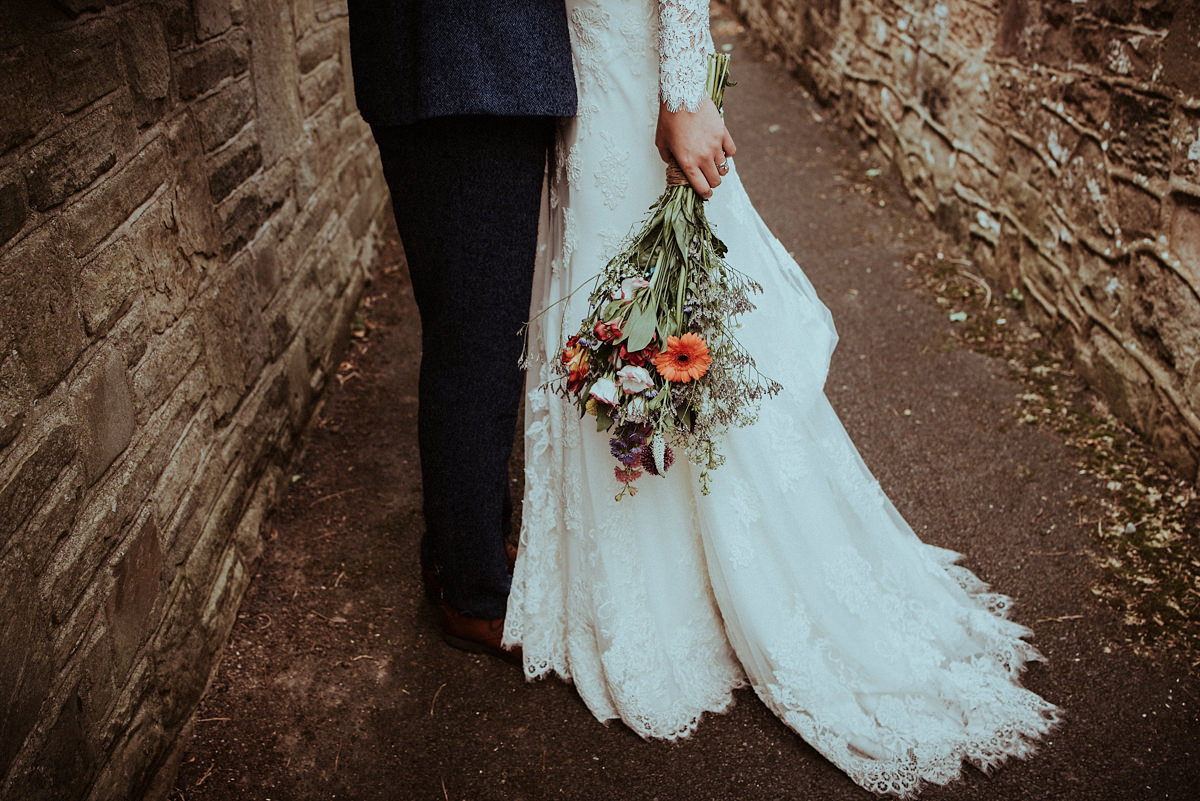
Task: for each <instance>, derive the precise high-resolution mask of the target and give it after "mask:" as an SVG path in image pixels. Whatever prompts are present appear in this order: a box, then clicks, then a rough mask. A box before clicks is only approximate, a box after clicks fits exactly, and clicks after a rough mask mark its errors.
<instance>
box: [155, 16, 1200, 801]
mask: <svg viewBox="0 0 1200 801" xmlns="http://www.w3.org/2000/svg"><path fill="white" fill-rule="evenodd" d="M730 28H731V26H730V25H729V24H728V23H724V24H723V25H722V26H720V27H719V28H718V33H721V32H724V34H725V35H724V36H723V37H722V38H724V39H725V40H727V41H729V42H730V43H732V44H734V52H735V62H734V64H735V71H736V75H735V77H736V78H737V80H738V81H739V85H738V87H737V88H736V89H734V90H731V92H730V94H729V107H730V111H729V117H730V128H731V130H732V131H733V132H734V135H735V137H736V138H737V141H738V146H739V156H738V170H739V172H740V173H741V175H742V177H743V180H744V182H745V183H746V185H747V188H748V190H749V192H750V196H751V197H752V198H753V199H754V200H755V202H756V203H757V205H758V207H759V209H760V211H761V213H762V215H763V217H764V218H765V219H766V221H767V223H768V224H769V225H770V226H771V228H772V229H773V230H774V231H775V232H776V234H777V235H778V236H779V237H780V239H781V240H782V241H783V242H784V244H785V245H787V246H788V247H789V248H790V249H791V251H792V252H793V253H794V254H795V255H796V257H797V259H798V261H799V262H800V264H801V265H802V267H803V268H804V269H805V270H806V271H807V272H808V273H809V275H810V276H811V277H812V279H813V282H814V284H815V285H816V286H817V289H818V291H819V292H820V293H821V295H822V297H823V298H824V300H825V302H826V303H827V304H828V305H829V306H830V308H831V309H832V311H833V313H834V317H835V320H836V321H837V323H838V327H839V330H840V332H841V335H842V341H841V345H840V346H839V349H838V353H837V355H836V357H835V360H834V365H833V369H832V372H831V375H830V377H829V381H828V385H827V388H826V389H827V392H828V394H829V396H830V398H831V399H832V401H833V403H834V406H835V407H836V408H837V409H838V411H839V413H840V414H841V415H842V417H843V420H844V421H845V422H846V425H847V428H848V429H849V430H850V433H851V435H852V436H853V437H854V438H855V441H856V442H857V443H858V444H859V446H860V448H861V449H862V452H863V455H864V457H865V458H866V460H867V462H868V464H870V465H871V467H872V469H873V470H874V471H875V472H876V474H877V476H878V477H879V479H880V481H881V483H882V484H883V486H884V488H885V489H886V490H887V491H888V493H889V494H890V495H891V497H892V498H893V499H894V500H895V501H896V504H897V506H898V507H899V508H900V510H901V511H902V512H903V513H904V514H905V516H906V517H907V518H908V519H909V521H910V522H911V523H912V524H913V527H914V529H916V531H917V533H918V534H919V535H920V536H921V537H922V538H924V539H925V540H927V541H929V542H933V543H936V544H938V545H942V546H946V547H950V548H954V549H955V550H959V551H962V552H964V553H966V554H967V558H966V560H965V564H966V565H967V566H968V567H970V568H972V569H974V570H976V571H977V572H978V573H979V575H980V576H981V577H983V578H984V579H986V580H988V581H991V582H993V583H994V585H995V586H996V587H997V589H999V590H1000V591H1002V592H1005V593H1008V594H1010V595H1013V596H1015V597H1016V598H1017V599H1018V600H1019V602H1020V603H1019V605H1018V607H1017V611H1016V617H1017V618H1018V619H1019V620H1020V621H1021V622H1024V623H1027V624H1030V625H1031V626H1032V627H1033V628H1034V630H1035V631H1036V640H1035V642H1036V643H1037V645H1038V646H1039V647H1040V648H1041V649H1042V650H1043V651H1044V652H1045V654H1046V655H1047V657H1048V658H1049V664H1048V665H1046V666H1040V665H1039V666H1034V667H1033V668H1032V669H1031V670H1030V671H1029V673H1028V674H1027V684H1028V685H1029V686H1030V687H1031V688H1032V689H1034V690H1036V691H1038V692H1040V693H1042V694H1044V695H1045V696H1046V697H1048V698H1049V699H1051V700H1052V701H1054V702H1056V703H1058V704H1060V705H1062V706H1063V707H1065V709H1066V711H1067V715H1068V717H1067V722H1066V724H1065V725H1064V726H1063V727H1062V728H1061V729H1060V730H1059V731H1058V732H1057V733H1056V734H1055V735H1054V736H1053V737H1051V738H1050V739H1049V740H1048V741H1047V742H1046V743H1045V745H1044V747H1043V748H1042V750H1041V751H1040V752H1039V754H1038V755H1036V756H1035V757H1034V758H1033V759H1031V760H1029V761H1026V762H1022V763H1015V764H1010V765H1008V766H1006V767H1005V768H1004V769H1002V770H999V771H997V772H995V773H994V774H993V776H992V777H991V778H987V777H984V776H983V775H981V774H980V773H978V772H977V771H974V770H970V769H968V770H967V771H966V772H965V776H964V780H963V781H962V782H959V783H957V784H954V785H951V786H949V787H947V788H933V789H931V790H929V791H928V792H926V793H925V794H924V795H923V796H922V797H923V798H927V799H937V800H939V801H940V800H941V799H988V801H1006V800H1008V799H1086V800H1088V801H1092V800H1100V801H1104V800H1107V799H1122V800H1125V799H1174V798H1179V799H1183V798H1190V797H1194V796H1192V795H1190V793H1192V792H1194V788H1195V787H1196V786H1197V784H1198V782H1200V769H1198V768H1197V764H1196V759H1197V753H1196V752H1197V747H1196V744H1197V740H1198V739H1200V738H1198V734H1200V727H1198V726H1197V723H1196V710H1197V706H1198V704H1200V683H1198V681H1197V679H1196V678H1195V677H1194V676H1193V675H1192V673H1191V671H1190V669H1189V665H1188V664H1187V663H1186V661H1185V660H1184V659H1183V658H1182V657H1181V656H1179V655H1175V654H1172V653H1169V652H1161V653H1153V652H1152V653H1150V654H1148V655H1145V654H1144V655H1138V654H1135V653H1133V652H1132V651H1131V650H1130V649H1129V648H1128V647H1127V646H1126V645H1124V643H1125V637H1124V636H1123V634H1122V631H1121V621H1120V620H1119V619H1118V617H1117V615H1116V614H1115V613H1114V612H1113V611H1111V610H1110V609H1109V608H1108V607H1106V606H1103V605H1102V604H1101V603H1100V602H1099V601H1098V600H1097V599H1096V597H1095V595H1094V594H1093V592H1092V587H1093V585H1094V583H1095V582H1096V580H1097V578H1098V573H1097V568H1096V567H1095V564H1096V549H1097V548H1098V546H1097V545H1095V544H1094V543H1093V542H1092V541H1091V540H1090V539H1089V537H1088V533H1087V531H1086V526H1084V525H1081V524H1080V521H1081V520H1082V517H1081V513H1080V511H1079V509H1080V499H1086V498H1088V497H1095V496H1096V494H1097V493H1098V492H1099V488H1097V487H1096V486H1094V482H1092V481H1091V480H1089V479H1087V478H1086V477H1084V476H1081V475H1079V473H1078V471H1077V470H1076V469H1075V468H1074V467H1072V465H1071V462H1070V459H1069V455H1068V454H1067V453H1066V452H1065V450H1064V449H1063V447H1062V446H1061V445H1060V444H1059V443H1058V442H1057V441H1056V440H1055V439H1054V438H1053V437H1051V436H1050V435H1048V434H1047V433H1045V432H1042V431H1039V430H1038V429H1036V428H1030V427H1022V426H1014V425H1013V422H1012V421H1013V416H1012V414H1011V411H1010V409H1011V407H1012V406H1013V404H1014V396H1015V394H1016V393H1018V392H1019V391H1020V388H1019V387H1018V386H1017V385H1015V384H1013V383H1011V382H1010V381H1008V380H1007V379H1006V378H1004V373H1005V367H1004V365H1003V364H1002V363H1000V362H997V361H995V360H992V359H989V358H987V357H984V356H981V355H979V354H976V353H972V352H970V351H967V350H964V349H962V348H954V347H947V346H946V343H947V342H948V341H950V339H949V337H948V334H947V331H948V328H949V325H950V324H949V323H948V322H947V320H946V315H945V313H944V311H941V310H939V309H937V308H936V307H935V306H934V305H933V304H932V303H930V302H929V300H928V299H927V298H925V297H923V296H921V295H918V294H915V293H914V292H913V291H912V290H911V288H910V287H909V285H908V284H909V275H908V274H907V272H906V270H905V267H904V265H905V264H906V261H907V259H908V257H909V255H911V253H912V252H914V251H915V250H917V249H920V248H928V246H929V244H930V242H932V241H935V240H936V237H937V234H936V232H935V231H934V230H933V229H932V228H931V227H930V226H929V225H928V224H927V223H926V222H924V221H922V220H920V219H918V217H917V216H916V215H915V214H914V212H913V211H912V208H911V206H910V205H909V204H908V203H907V202H904V201H901V200H899V199H898V198H899V194H898V193H895V194H894V195H893V194H890V193H889V192H888V191H887V190H886V186H884V188H883V190H882V191H881V190H880V189H879V188H878V187H876V188H865V187H866V182H864V180H863V175H864V173H865V171H866V170H867V168H868V167H869V165H866V164H864V163H863V162H862V161H861V160H860V157H859V153H858V149H857V147H856V146H854V145H853V144H852V143H851V142H850V141H849V140H848V139H847V138H846V137H845V136H844V135H843V134H842V133H841V132H840V131H838V130H837V129H836V128H834V127H833V126H831V125H829V124H828V123H826V122H824V120H823V119H822V115H823V113H824V112H823V111H822V110H821V109H820V108H819V107H817V106H816V105H814V104H813V103H812V102H811V101H810V100H809V99H808V98H807V96H806V95H805V94H804V93H803V91H802V90H801V89H800V88H799V87H798V86H797V84H796V83H795V81H794V80H793V79H792V78H790V77H788V76H787V75H786V74H785V73H784V72H783V70H782V69H781V68H780V67H779V66H778V65H777V64H776V63H774V62H772V61H771V60H770V59H768V58H766V57H764V56H763V55H762V54H760V53H758V52H757V51H755V49H754V48H753V47H751V46H750V45H748V44H746V43H745V42H743V41H740V40H738V39H737V38H736V36H735V35H734V33H733V32H732V31H731V30H730ZM876 183H878V182H876ZM893 197H895V198H896V201H895V202H893V200H892V198H893ZM388 265H389V266H388V267H387V268H386V269H384V270H383V271H382V272H381V274H380V275H379V276H378V277H377V278H376V280H375V282H374V283H373V284H372V285H371V286H370V288H369V291H368V297H367V298H366V299H365V300H364V305H363V309H362V313H361V315H360V319H359V326H360V331H359V335H358V336H356V337H355V338H354V340H353V341H352V343H351V346H350V348H349V350H348V352H347V355H346V357H345V362H344V363H343V364H342V366H341V367H340V368H339V370H338V374H337V380H336V381H335V382H334V386H333V387H332V389H331V391H330V392H329V394H328V398H327V401H326V403H325V405H324V407H323V408H322V409H321V411H320V413H319V416H318V421H317V423H316V426H315V428H314V430H313V431H312V433H311V436H310V437H309V439H308V444H307V448H306V451H305V453H304V454H303V456H302V458H301V459H300V462H299V466H298V467H297V470H296V475H295V476H294V477H293V478H294V483H293V485H292V487H291V491H290V493H289V495H288V497H287V499H286V500H285V502H284V503H283V504H282V506H281V507H280V509H279V510H278V511H277V512H276V513H275V515H274V516H273V518H272V519H271V521H270V523H269V531H270V532H271V542H270V544H269V546H268V549H267V552H266V556H265V558H264V560H263V563H262V565H261V568H260V570H259V573H258V575H257V577H256V578H255V580H254V583H253V585H252V587H251V589H250V591H249V593H248V595H247V597H246V599H245V601H244V603H243V606H242V610H241V613H240V614H239V617H238V621H237V624H236V626H235V627H234V630H233V633H232V635H231V638H230V641H229V644H228V646H227V648H226V651H225V654H224V657H223V660H222V664H221V667H220V670H219V672H218V674H217V676H216V677H215V679H214V681H213V683H212V686H211V687H210V688H209V691H208V693H207V695H206V697H205V699H204V701H203V703H202V704H201V707H200V709H199V710H198V711H197V713H196V715H195V717H194V721H193V724H192V725H193V731H194V736H193V738H192V740H191V742H190V744H189V745H188V746H187V750H186V753H185V755H184V762H183V765H182V768H181V770H180V773H179V776H178V780H177V783H176V786H175V789H174V790H173V792H172V798H174V799H179V800H180V801H183V800H184V799H186V801H204V800H208V801H232V799H251V800H255V801H257V800H259V799H261V800H262V801H266V800H267V799H273V800H275V801H309V800H310V799H334V798H349V799H358V800H359V801H367V800H368V799H401V800H404V799H445V800H446V801H450V800H451V799H452V800H453V801H461V800H462V799H469V800H471V801H475V800H477V799H497V800H499V799H504V800H505V801H534V799H549V798H572V799H599V798H605V799H647V800H649V799H657V800H658V801H681V800H683V799H687V800H688V801H715V800H717V799H721V800H724V799H731V800H732V799H755V801H782V800H783V799H820V800H821V801H836V800H837V799H866V798H870V797H871V796H870V794H868V793H866V792H865V791H863V790H861V789H859V788H857V787H856V786H854V785H853V784H852V783H851V782H850V781H849V780H848V779H846V778H845V777H844V776H843V775H842V774H841V773H840V772H839V771H838V770H837V769H835V768H833V767H832V766H831V765H830V764H829V763H827V762H826V761H825V760H823V759H822V758H821V757H820V756H818V755H817V754H816V753H815V752H814V751H813V750H812V749H811V748H809V747H808V746H807V745H806V744H805V743H804V742H803V741H802V740H800V739H799V738H798V737H796V736H795V735H794V734H792V733H791V732H790V731H789V730H787V729H786V728H784V727H783V726H782V725H781V724H779V723H778V722H777V721H776V720H775V719H774V718H773V717H772V716H771V715H770V714H769V713H768V712H767V711H766V710H765V709H764V708H763V707H762V706H761V705H760V704H759V703H758V702H757V700H756V699H755V697H754V696H753V694H752V693H749V692H742V693H740V694H739V696H738V702H737V704H736V706H735V707H734V709H733V710H732V711H731V712H730V713H729V714H726V715H722V716H716V717H710V718H708V719H707V720H706V721H705V722H704V724H703V725H702V726H701V727H700V729H699V731H698V732H697V733H696V734H695V735H694V736H693V737H692V738H690V739H689V740H687V741H684V742H681V743H678V744H667V743H660V742H644V741H642V740H640V739H639V738H638V737H637V736H635V735H634V734H632V733H631V732H630V731H629V730H627V729H625V728H624V727H622V726H621V725H608V726H604V725H601V724H599V723H597V722H596V721H595V720H594V719H593V718H592V717H591V715H590V714H589V713H588V711H587V710H586V708H585V707H584V706H583V704H582V703H581V702H580V701H579V700H578V698H577V697H576V695H575V693H574V691H573V689H572V688H571V687H570V686H569V685H566V684H564V683H562V682H559V681H545V682H540V683H535V684H528V683H526V682H525V681H524V680H523V679H522V677H521V675H520V673H519V671H518V670H516V669H515V668H513V667H511V666H509V665H506V664H503V663H500V662H497V661H493V660H490V659H486V658H478V657H473V656H469V655H466V654H463V653H460V652H458V651H454V650H451V649H449V648H447V647H446V646H444V645H443V644H442V643H441V641H440V640H439V639H438V637H437V632H436V628H435V623H434V620H433V617H432V614H431V612H430V610H429V609H428V608H427V607H426V606H425V604H424V603H423V601H422V599H421V594H420V589H419V576H418V568H417V561H416V551H417V541H418V537H419V533H420V530H421V519H420V511H419V508H420V507H419V497H420V496H419V475H418V471H417V455H416V437H415V421H416V414H415V412H416V396H415V384H416V368H417V362H418V333H417V330H416V327H415V326H416V323H415V320H416V316H415V313H414V310H413V307H412V301H411V295H410V292H409V288H408V285H407V282H406V279H405V277H404V270H403V269H402V265H401V257H400V253H399V248H398V246H397V245H395V244H393V248H392V250H391V252H390V258H389V260H388ZM513 483H514V485H518V484H519V470H514V474H513ZM518 489H519V487H518ZM518 497H519V492H518ZM1072 500H1073V501H1074V505H1073V504H1072Z"/></svg>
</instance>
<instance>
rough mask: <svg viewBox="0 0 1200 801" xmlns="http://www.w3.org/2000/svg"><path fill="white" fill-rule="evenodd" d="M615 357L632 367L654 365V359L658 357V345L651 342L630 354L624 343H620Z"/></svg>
mask: <svg viewBox="0 0 1200 801" xmlns="http://www.w3.org/2000/svg"><path fill="white" fill-rule="evenodd" d="M617 355H618V356H619V357H620V359H621V361H623V362H625V363H626V364H632V365H633V366H634V367H645V366H646V365H647V364H653V363H654V357H656V356H657V355H658V345H657V344H656V343H654V342H651V343H650V344H649V345H647V346H646V347H644V348H642V349H641V350H635V351H633V352H632V353H630V352H629V350H628V349H627V348H626V347H625V345H624V343H622V344H621V349H620V350H619V351H618V353H617Z"/></svg>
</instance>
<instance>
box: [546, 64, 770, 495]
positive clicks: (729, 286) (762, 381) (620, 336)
mask: <svg viewBox="0 0 1200 801" xmlns="http://www.w3.org/2000/svg"><path fill="white" fill-rule="evenodd" d="M728 76H729V56H727V55H725V54H713V55H710V56H709V63H708V84H707V90H708V94H709V96H710V97H711V98H712V99H713V101H714V102H715V103H716V105H717V108H718V109H720V108H721V106H722V104H723V100H724V96H725V87H726V85H727V83H728ZM667 179H668V186H667V188H666V190H665V191H664V192H663V193H662V195H661V196H660V197H659V198H658V200H657V201H656V202H655V203H654V205H653V206H651V207H650V210H649V212H648V214H647V217H646V220H645V223H644V224H643V225H642V227H641V229H640V230H639V231H638V232H637V233H635V234H634V235H632V236H631V237H630V238H628V239H627V240H626V241H625V243H624V245H623V247H622V249H621V251H620V252H619V253H618V254H617V255H616V256H614V257H613V258H612V259H611V260H610V261H609V262H608V264H607V266H606V267H605V268H604V270H603V271H602V272H601V274H600V275H599V276H597V278H596V282H595V285H594V289H593V291H592V293H591V295H590V296H589V311H588V314H587V316H586V317H585V318H584V320H583V322H582V324H581V325H580V328H579V330H578V332H577V333H575V334H574V335H572V336H571V337H570V338H568V339H567V341H566V343H565V346H564V348H563V353H562V363H561V373H562V374H563V375H564V376H565V378H566V385H565V388H564V390H563V391H564V393H565V395H566V396H567V397H568V398H570V399H571V400H572V401H573V402H574V403H575V404H576V405H577V406H578V408H579V410H580V414H581V415H582V414H592V415H595V417H596V427H597V430H598V431H606V432H608V433H609V436H610V441H609V444H610V447H611V450H612V454H613V456H614V457H615V458H616V460H617V465H616V466H615V467H614V475H615V477H616V480H617V481H618V482H619V485H620V491H619V493H618V494H617V498H618V499H620V498H621V497H623V496H624V495H625V494H626V493H628V494H631V495H632V494H636V493H637V487H636V486H635V482H636V481H637V480H638V479H639V478H641V477H642V475H643V474H644V473H650V474H652V475H662V474H663V473H665V472H666V471H667V469H668V468H669V467H670V466H671V464H672V462H673V461H674V451H673V448H672V446H674V448H683V449H684V450H685V451H686V452H687V454H688V456H689V458H690V459H691V461H693V462H694V463H696V464H697V465H698V466H699V467H700V468H701V471H700V487H701V491H702V492H704V493H706V494H707V492H708V488H709V471H711V470H714V469H716V468H717V467H719V466H720V465H721V463H722V462H723V461H724V457H723V456H722V455H721V453H720V448H719V440H720V437H721V435H722V434H723V433H724V432H725V431H726V430H727V429H728V428H729V427H730V426H741V425H747V424H749V423H752V422H753V421H754V420H755V419H756V418H757V415H758V406H759V403H760V401H761V400H762V398H763V397H765V396H770V395H773V394H775V393H777V392H779V391H780V389H781V387H780V385H779V384H777V383H776V382H774V381H772V380H770V379H768V378H766V377H765V376H763V375H762V374H761V373H759V372H758V370H757V368H755V366H754V360H753V359H752V358H751V357H750V355H749V354H748V353H747V352H746V351H745V349H744V348H743V347H742V346H741V345H740V344H739V343H738V341H737V339H736V338H735V337H734V335H733V332H734V329H736V328H737V322H736V320H737V318H738V316H739V315H741V314H744V313H746V312H749V311H751V310H753V309H754V305H753V304H752V303H751V302H750V296H751V295H752V294H754V293H756V292H761V291H762V288H761V287H760V286H759V285H758V284H757V283H755V282H754V281H753V280H752V279H750V278H749V277H748V276H747V275H745V274H744V273H741V272H739V271H738V270H736V269H734V268H733V267H731V266H730V265H729V264H728V263H727V262H726V261H725V254H726V247H725V245H724V243H722V242H721V240H720V239H718V238H717V236H716V234H715V233H714V232H713V230H712V226H711V225H709V223H708V220H707V218H706V217H705V214H704V201H703V199H702V198H701V197H700V196H699V195H698V194H696V192H695V191H693V190H692V188H691V187H690V186H689V185H688V184H687V181H686V179H684V178H683V175H682V173H681V172H680V170H679V168H678V167H677V166H675V165H672V166H669V167H668V168H667Z"/></svg>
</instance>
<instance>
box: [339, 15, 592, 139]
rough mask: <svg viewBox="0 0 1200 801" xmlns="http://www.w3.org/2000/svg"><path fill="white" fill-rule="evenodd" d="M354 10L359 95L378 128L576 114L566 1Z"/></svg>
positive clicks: (352, 40)
mask: <svg viewBox="0 0 1200 801" xmlns="http://www.w3.org/2000/svg"><path fill="white" fill-rule="evenodd" d="M349 11H350V53H351V61H352V65H353V71H354V91H355V95H356V99H357V101H358V109H359V111H360V112H361V113H362V116H363V119H365V120H366V121H367V122H369V123H371V124H372V125H405V124H408V123H410V122H414V121H416V120H422V119H428V118H430V117H446V116H451V115H456V114H490V115H506V116H552V117H570V116H573V115H574V114H575V75H574V72H573V71H572V68H571V42H570V39H569V37H568V34H567V16H566V9H565V8H564V5H563V0H349Z"/></svg>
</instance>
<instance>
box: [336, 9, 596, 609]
mask: <svg viewBox="0 0 1200 801" xmlns="http://www.w3.org/2000/svg"><path fill="white" fill-rule="evenodd" d="M349 10H350V41H351V57H352V63H353V67H354V81H355V93H356V96H357V101H358V106H359V111H360V112H361V113H362V115H363V118H364V119H366V120H367V122H369V123H370V124H371V128H372V131H373V132H374V135H375V141H376V143H377V144H378V146H379V152H380V156H381V157H382V160H383V169H384V175H385V177H386V179H387V183H388V188H389V189H390V190H391V195H392V206H393V208H394V210H395V214H396V223H397V226H398V227H399V230H400V239H401V242H402V243H403V245H404V252H405V257H406V260H407V261H408V268H409V274H410V276H411V278H412V285H413V294H414V297H415V299H416V303H417V308H418V310H419V313H420V317H421V337H422V340H421V352H422V358H421V375H420V387H419V392H418V403H419V411H418V436H419V440H420V453H421V477H422V482H423V487H422V489H423V494H424V516H425V534H424V537H423V538H422V541H421V562H422V565H423V566H424V567H426V568H431V569H433V570H435V571H437V573H438V576H439V580H440V583H441V586H442V592H443V596H444V599H445V601H446V602H447V603H448V604H449V605H450V606H451V607H453V608H454V609H456V610H458V611H459V612H464V613H466V614H469V615H473V616H476V617H482V618H487V619H496V618H501V617H504V614H505V606H506V603H507V599H508V588H509V583H510V578H509V575H508V571H507V565H506V561H505V556H504V536H505V533H506V531H507V529H508V526H509V517H510V513H511V497H510V496H509V489H508V461H509V456H510V453H511V449H512V441H513V436H514V433H515V425H516V420H517V410H518V408H519V405H520V399H521V394H522V390H523V386H524V376H523V374H522V372H521V370H520V368H519V367H518V360H519V358H520V354H521V349H522V341H521V338H520V335H519V331H520V328H521V325H522V324H523V323H524V322H525V320H526V319H527V318H528V315H529V297H530V288H531V284H532V279H533V263H534V257H535V251H536V247H537V223H538V211H539V205H540V198H541V190H542V181H543V174H544V169H545V164H546V159H547V153H548V150H549V149H550V147H551V146H552V143H553V137H554V126H555V120H556V118H557V117H564V116H571V115H573V114H574V113H575V84H574V75H573V73H572V71H571V61H570V43H569V40H568V37H567V29H566V15H565V11H564V8H563V3H562V0H508V2H503V3H491V2H478V1H477V0H350V3H349Z"/></svg>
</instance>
